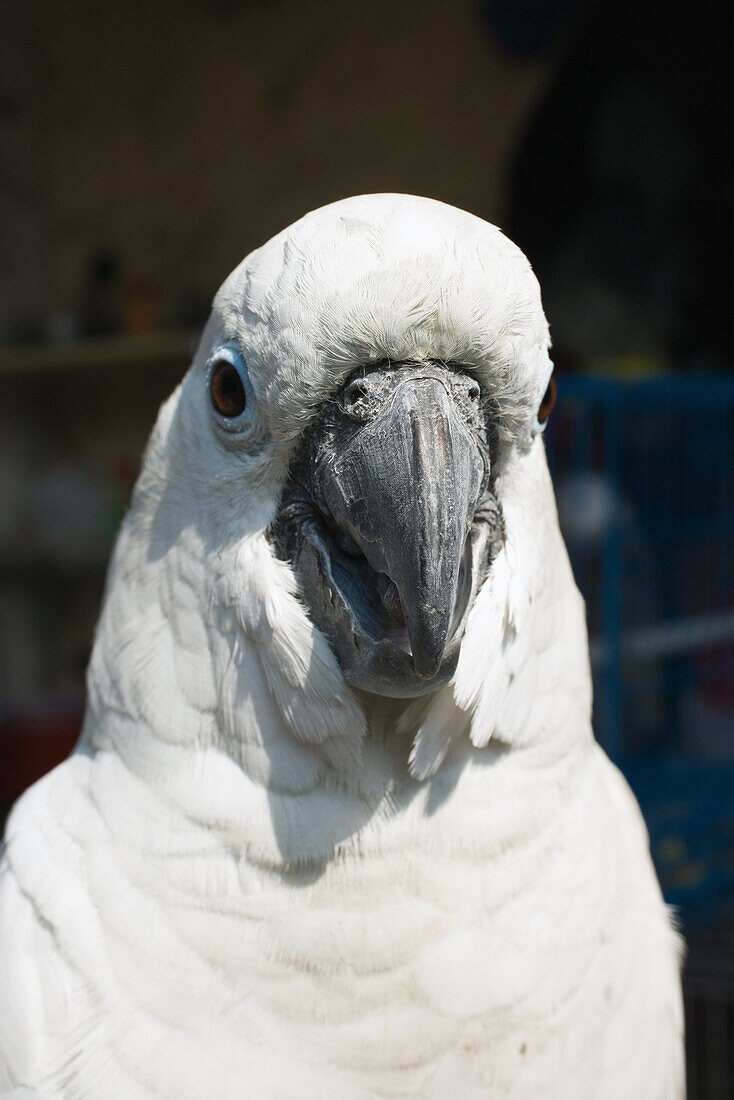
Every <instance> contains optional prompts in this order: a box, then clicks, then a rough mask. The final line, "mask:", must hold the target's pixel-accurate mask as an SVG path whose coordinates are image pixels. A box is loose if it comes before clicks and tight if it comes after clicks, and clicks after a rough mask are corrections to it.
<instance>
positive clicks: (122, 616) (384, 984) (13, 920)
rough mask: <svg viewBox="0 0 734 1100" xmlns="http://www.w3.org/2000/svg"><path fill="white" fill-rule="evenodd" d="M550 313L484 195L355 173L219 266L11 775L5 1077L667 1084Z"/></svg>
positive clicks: (671, 1031) (525, 1086)
mask: <svg viewBox="0 0 734 1100" xmlns="http://www.w3.org/2000/svg"><path fill="white" fill-rule="evenodd" d="M548 346H549V345H548V328H547V324H546V321H545V318H544V315H543V310H542V307H541V301H540V293H539V288H538V284H537V281H536V279H535V278H534V276H533V274H532V272H531V269H530V266H529V264H528V263H527V261H526V259H525V257H524V256H523V255H522V253H521V252H520V251H519V250H518V249H517V248H516V247H515V246H514V245H513V244H511V243H510V242H509V241H508V240H507V239H506V238H505V237H504V236H503V235H502V234H501V232H500V231H499V230H498V229H496V228H494V227H493V226H491V225H488V224H486V223H485V222H483V221H481V220H480V219H479V218H476V217H474V216H472V215H470V214H467V213H463V212H461V211H459V210H455V209H453V208H452V207H450V206H447V205H444V204H442V203H439V202H435V201H431V200H428V199H422V198H414V197H410V196H403V195H369V196H364V197H361V198H352V199H347V200H345V201H342V202H337V203H335V204H333V205H331V206H327V207H324V208H323V209H320V210H317V211H315V212H313V213H310V214H308V215H307V216H306V217H304V218H302V219H301V220H300V221H298V222H296V224H295V225H293V226H291V227H290V228H289V229H286V230H285V231H284V232H282V233H281V234H279V235H278V236H277V237H275V238H274V239H273V240H271V241H270V242H269V243H268V244H266V245H264V246H263V247H262V248H260V249H258V250H257V251H256V252H254V253H252V255H250V256H249V257H247V258H246V259H245V260H244V261H243V263H242V264H241V265H240V266H239V267H238V268H237V269H236V270H235V271H234V272H233V274H232V275H231V276H230V277H229V278H228V279H227V281H226V282H225V283H224V285H223V287H222V288H221V290H220V291H219V293H218V295H217V297H216V299H215V301H214V307H213V311H212V314H211V318H210V320H209V322H208V324H207V326H206V329H205V331H204V334H203V337H202V340H201V343H200V346H199V349H198V351H197V353H196V356H195V358H194V361H193V364H192V366H191V368H190V370H189V371H188V373H187V374H186V377H185V378H184V380H183V382H182V383H181V385H180V386H179V388H178V389H177V390H176V392H175V393H174V394H173V396H172V397H171V398H170V399H169V400H168V401H167V402H166V403H165V404H164V406H163V407H162V409H161V412H160V415H159V417H158V422H157V424H156V426H155V429H154V431H153V435H152V438H151V440H150V443H149V446H148V449H147V453H146V456H145V461H144V465H143V470H142V473H141V476H140V479H139V481H138V484H137V487H136V489H135V493H134V496H133V501H132V505H131V508H130V511H129V513H128V515H127V517H126V519H125V521H124V524H123V526H122V530H121V532H120V535H119V538H118V541H117V546H116V549H115V552H114V556H113V558H112V562H111V565H110V569H109V576H108V580H107V589H106V595H105V600H104V607H103V610H102V615H101V619H100V622H99V627H98V630H97V635H96V640H95V644H94V650H93V655H92V659H91V663H90V667H89V674H88V706H87V713H86V719H85V723H84V729H83V733H82V736H81V740H80V742H79V745H78V748H77V750H76V751H75V752H74V753H73V755H72V756H71V757H70V758H69V759H68V760H67V761H65V763H63V764H61V765H60V767H58V768H56V769H55V770H54V771H53V772H51V773H50V774H49V775H47V776H46V777H45V778H44V779H42V780H41V781H40V782H38V783H37V784H36V785H35V786H34V787H32V788H31V790H29V791H28V792H27V793H26V794H25V795H24V796H23V797H22V798H21V800H20V801H19V803H18V804H17V806H16V807H15V809H14V811H13V813H12V815H11V817H10V820H9V824H8V828H7V839H6V851H5V856H4V863H3V869H2V885H1V889H0V987H1V991H2V993H1V1001H0V1092H2V1095H3V1096H17V1097H21V1096H22V1097H28V1096H36V1097H44V1098H57V1097H58V1098H60V1097H64V1098H72V1097H73V1098H74V1100H90V1098H93V1100H98V1098H101V1097H104V1098H105V1100H118V1098H119V1100H137V1098H141V1100H142V1098H144V1097H145V1098H150V1097H164V1098H176V1100H180V1098H191V1100H198V1098H204V1097H206V1098H207V1100H211V1098H217V1100H219V1098H222V1100H224V1098H227V1100H229V1098H240V1097H242V1098H245V1097H247V1098H260V1097H263V1098H267V1100H273V1098H275V1100H279V1098H291V1097H299V1098H304V1097H305V1098H316V1097H318V1098H319V1100H324V1098H332V1097H333V1098H339V1100H344V1098H345V1097H349V1098H350V1100H352V1098H368V1097H429V1098H440V1100H443V1098H445V1097H448V1096H455V1097H460V1098H483V1100H488V1098H495V1100H504V1098H512V1100H525V1098H532V1100H542V1098H557V1100H560V1098H563V1100H591V1098H594V1100H678V1098H680V1097H682V1096H683V1095H684V1070H683V1052H682V1011H681V994H680V981H679V956H680V949H679V948H680V945H679V940H678V937H677V934H676V932H675V930H674V928H673V927H672V924H671V920H670V917H669V914H668V913H667V912H666V909H665V906H664V904H663V901H662V899H661V895H660V891H659V888H658V885H657V882H656V879H655V875H654V871H653V868H652V864H651V861H650V857H649V851H648V842H647V837H646V833H645V828H644V825H643V822H642V820H641V817H640V813H639V811H638V808H637V805H636V803H635V801H634V799H633V797H632V795H631V794H630V791H629V789H628V787H627V786H626V784H625V782H624V780H623V779H622V778H621V777H620V775H619V773H618V772H617V770H616V769H615V768H614V767H613V766H612V765H611V764H610V763H609V761H608V759H607V758H606V756H605V755H604V753H603V752H602V751H601V749H600V748H599V747H598V746H597V745H596V743H595V742H594V739H593V735H592V729H591V722H590V710H591V684H590V675H589V661H588V649H587V636H586V628H585V621H584V607H583V603H582V600H581V598H580V596H579V593H578V591H577V589H576V587H575V584H574V581H573V577H572V574H571V570H570V567H569V563H568V559H567V556H566V552H565V549H564V545H563V542H562V540H561V535H560V533H559V528H558V522H557V517H556V509H555V504H554V497H553V490H552V487H551V482H550V479H549V476H548V470H547V466H546V459H545V453H544V448H543V442H542V436H541V429H542V425H543V421H544V420H545V419H546V416H547V414H548V412H549V408H550V405H551V404H552V399H553V395H554V383H553V382H552V380H551V370H552V367H551V362H550V359H549V355H548Z"/></svg>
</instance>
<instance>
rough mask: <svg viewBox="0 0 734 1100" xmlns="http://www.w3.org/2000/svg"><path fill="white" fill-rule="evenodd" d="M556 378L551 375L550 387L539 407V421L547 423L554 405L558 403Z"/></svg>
mask: <svg viewBox="0 0 734 1100" xmlns="http://www.w3.org/2000/svg"><path fill="white" fill-rule="evenodd" d="M556 392H557V390H556V380H555V378H553V377H551V379H550V381H549V382H548V388H547V389H546V391H545V393H544V394H543V400H542V401H541V402H540V408H539V409H538V423H539V424H545V422H546V420H547V419H548V417H549V416H550V414H551V413H552V412H553V406H554V405H555V403H556Z"/></svg>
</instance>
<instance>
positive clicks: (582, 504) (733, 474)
mask: <svg viewBox="0 0 734 1100" xmlns="http://www.w3.org/2000/svg"><path fill="white" fill-rule="evenodd" d="M559 390H560V396H561V400H560V401H559V407H558V409H557V410H556V412H555V413H554V416H553V417H552V418H551V423H550V425H549V430H548V454H549V461H550V465H551V470H552V472H553V477H554V482H555V486H556V497H557V501H558V510H559V516H560V520H561V526H562V528H563V531H564V534H565V537H566V542H567V545H568V549H569V554H570V557H571V561H572V564H573V568H574V572H575V575H576V580H577V583H578V585H579V588H580V589H581V592H582V593H583V595H584V598H585V600H586V606H587V618H588V625H589V637H590V647H591V659H592V668H593V672H594V724H595V730H596V735H597V738H598V739H599V740H600V742H601V743H602V744H603V745H604V747H605V749H606V751H607V752H608V754H609V755H610V757H611V758H612V759H613V760H614V761H615V762H616V763H617V764H619V765H620V767H621V768H622V770H623V771H624V772H625V774H626V775H627V777H628V779H629V780H630V782H631V784H632V787H633V788H634V790H635V793H636V794H637V797H638V799H639V800H640V803H641V805H642V809H643V812H644V814H645V817H646V820H647V824H648V828H649V831H650V840H651V847H652V853H653V858H654V860H655V863H656V866H657V870H658V874H659V876H660V880H661V884H662V887H663V890H664V893H665V895H666V898H667V900H668V901H670V902H672V903H674V904H676V905H677V906H679V908H680V910H681V915H682V919H683V922H684V926H685V928H686V930H690V929H691V928H696V927H702V926H704V925H707V924H710V923H711V922H712V921H715V920H716V919H717V917H718V916H719V914H720V913H721V911H722V909H723V908H724V907H726V906H728V904H730V903H731V902H732V901H734V568H733V563H734V471H733V470H732V468H731V463H732V454H733V451H734V435H733V433H732V428H733V427H734V380H730V379H728V378H720V377H706V376H698V377H682V376H672V377H659V378H653V379H648V380H645V381H641V382H618V381H612V380H609V379H602V378H566V379H563V380H562V381H561V384H560V387H559Z"/></svg>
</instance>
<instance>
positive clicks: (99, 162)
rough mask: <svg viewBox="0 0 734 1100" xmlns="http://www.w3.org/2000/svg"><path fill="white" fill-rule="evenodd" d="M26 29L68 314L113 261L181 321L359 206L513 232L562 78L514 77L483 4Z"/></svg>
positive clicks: (46, 300) (33, 298) (185, 2)
mask: <svg viewBox="0 0 734 1100" xmlns="http://www.w3.org/2000/svg"><path fill="white" fill-rule="evenodd" d="M14 24H15V26H14V29H13V30H12V33H10V34H9V36H8V39H7V40H6V50H7V51H8V52H10V53H11V54H16V55H17V56H18V57H19V58H20V60H21V62H22V64H21V68H22V75H21V78H20V82H19V88H20V91H19V93H18V95H17V96H15V99H16V100H17V107H16V113H15V118H16V130H17V131H20V129H21V128H22V129H23V132H24V133H25V134H26V135H28V134H32V138H33V139H32V141H31V142H29V141H28V137H27V136H26V137H25V138H24V139H23V140H25V141H26V146H27V150H26V152H27V155H24V156H23V157H22V158H21V159H22V160H23V163H24V172H25V173H26V175H27V176H28V177H29V178H28V179H27V180H26V187H27V189H28V190H29V192H31V193H32V195H33V197H34V199H35V200H36V202H35V205H34V206H33V209H32V210H31V211H30V212H29V217H31V218H32V219H34V228H33V234H29V232H28V229H27V228H26V230H25V231H24V234H23V237H24V241H28V240H29V239H30V238H31V236H33V235H35V237H34V239H35V240H36V241H37V242H41V243H42V246H43V247H42V255H43V256H44V261H45V265H46V267H47V270H46V271H44V273H43V278H39V273H38V272H36V280H37V287H36V288H35V289H36V290H37V291H38V293H40V296H41V305H47V306H48V308H50V309H52V310H53V309H70V308H73V307H74V305H75V304H76V300H77V297H78V293H79V284H80V279H81V278H82V275H83V271H84V268H85V264H86V263H87V262H88V257H89V255H90V253H91V252H93V251H94V249H96V248H98V247H99V246H101V245H104V246H107V247H109V248H110V249H111V250H112V251H113V252H114V253H115V254H117V255H119V256H120V257H121V260H122V262H123V264H124V268H125V271H126V273H127V274H128V275H129V276H130V277H133V278H143V279H146V280H149V281H152V282H153V284H154V285H155V287H156V290H157V293H158V294H159V295H160V296H161V300H162V304H163V308H164V312H165V314H166V315H167V316H168V317H174V316H175V315H176V312H177V310H178V309H179V306H180V301H181V300H182V299H185V298H190V297H192V296H193V297H195V298H196V297H198V298H204V300H207V299H208V298H210V297H211V294H212V292H213V291H214V290H215V289H216V287H217V286H218V285H219V283H220V282H221V281H222V279H223V277H224V276H225V275H226V274H227V273H228V272H229V270H230V269H231V268H232V267H233V266H234V264H235V263H236V262H237V261H238V260H239V259H240V258H241V257H242V256H243V255H244V254H245V253H246V252H247V251H248V250H250V249H251V248H253V247H255V246H256V245H258V244H259V243H261V242H262V241H264V240H265V239H267V238H268V237H269V236H270V235H272V234H273V233H274V232H276V231H277V230H279V229H280V228H282V227H283V226H284V225H285V224H287V223H288V222H290V221H291V220H293V219H294V218H296V217H298V216H299V215H300V214H302V213H304V212H305V211H306V210H308V209H310V208H312V207H314V206H318V205H320V204H322V203H325V202H329V201H331V200H334V199H336V198H339V197H342V196H344V195H348V194H351V193H359V192H366V191H381V190H399V191H410V192H421V193H424V194H427V195H431V196H433V197H436V198H441V199H445V200H447V201H449V202H452V203H454V204H456V205H458V206H462V207H467V208H469V209H470V210H473V211H475V212H476V213H478V214H480V215H482V216H485V217H488V218H490V219H495V220H497V219H499V220H501V217H502V211H503V205H504V186H505V179H506V174H507V171H508V164H509V160H510V157H511V154H512V152H513V150H514V147H515V145H516V143H517V141H518V138H519V135H520V133H521V131H522V128H523V124H524V122H525V120H526V118H527V117H528V114H529V113H530V112H531V110H532V109H533V107H534V105H535V103H536V101H537V100H538V97H539V95H540V93H541V91H542V89H543V87H544V84H545V82H546V80H547V78H548V76H549V74H550V70H551V62H549V61H548V60H547V58H546V59H545V60H544V61H542V62H536V61H533V62H522V63H518V62H513V61H510V60H508V59H506V58H505V57H503V55H502V53H501V51H500V49H499V48H498V47H497V46H495V45H494V44H493V42H492V40H491V36H490V33H489V32H488V30H487V27H486V24H485V23H484V22H483V21H482V19H481V17H480V9H479V6H478V5H477V4H475V3H472V2H470V0H460V2H452V0H433V2H430V3H425V2H418V0H406V2H404V3H401V4H396V3H394V2H393V0H376V2H373V3H370V4H369V5H364V4H361V3H358V2H357V0H345V2H343V3H340V4H332V3H314V4H302V3H297V2H295V0H262V2H259V3H258V2H250V3H231V2H219V3H217V2H205V0H179V2H177V3H173V2H170V0H168V2H166V0H164V2H159V3H155V4H151V3H149V2H144V0H129V2H128V3H125V4H106V3H103V4H100V3H94V2H92V0H65V2H64V3H55V2H53V0H36V3H34V4H29V5H26V6H23V7H22V8H20V7H17V6H16V9H15V12H14ZM11 40H12V41H11ZM21 47H22V48H21ZM21 55H22V56H21ZM0 79H4V78H0ZM16 83H18V82H17V81H16ZM5 130H7V127H6V128H5ZM5 130H4V131H3V133H4V135H5V136H4V137H0V152H2V142H3V141H5V142H6V143H7V141H8V135H7V133H6V132H5ZM16 140H17V139H16ZM14 217H15V215H12V216H11V220H13V218H14ZM0 218H5V220H7V214H6V208H5V207H0ZM4 228H5V227H4V226H3V225H2V224H0V232H3V231H4ZM26 251H27V246H26ZM36 252H38V243H37V245H36ZM15 262H16V266H17V268H18V270H17V272H16V273H15V274H16V275H17V277H13V273H11V277H10V278H9V279H8V280H7V281H6V282H7V285H8V286H10V287H13V288H15V291H14V292H15V294H16V301H15V302H11V303H10V305H9V312H10V313H11V314H12V313H13V311H14V310H15V311H17V310H22V309H26V308H28V307H29V306H31V305H36V306H37V305H38V302H37V298H38V293H36V294H35V295H34V293H33V290H34V288H32V287H29V285H28V280H29V278H31V279H32V271H29V269H28V268H29V264H28V260H27V258H26V260H25V267H23V268H22V270H21V267H22V265H20V264H19V261H18V259H17V257H16V260H15ZM23 288H25V289H23ZM6 312H7V311H6Z"/></svg>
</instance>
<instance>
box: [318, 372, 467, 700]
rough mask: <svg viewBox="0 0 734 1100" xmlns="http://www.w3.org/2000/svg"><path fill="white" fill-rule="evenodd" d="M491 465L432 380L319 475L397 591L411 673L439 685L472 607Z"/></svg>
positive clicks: (399, 401) (401, 388) (387, 410)
mask: <svg viewBox="0 0 734 1100" xmlns="http://www.w3.org/2000/svg"><path fill="white" fill-rule="evenodd" d="M484 478H485V465H484V459H483V457H482V454H481V453H480V450H479V448H478V446H477V444H476V442H475V441H474V439H473V438H472V435H471V433H470V432H469V430H468V429H467V427H466V425H465V423H464V421H463V419H462V416H461V414H460V412H459V409H458V408H457V406H456V404H455V402H454V399H453V397H452V396H451V395H450V394H449V392H448V390H447V388H446V387H445V386H444V385H443V383H442V382H441V381H440V380H439V379H438V378H436V377H435V376H433V375H422V376H418V377H415V376H411V377H409V378H407V379H406V380H405V381H404V382H401V383H399V384H398V386H397V388H396V389H395V390H394V391H393V393H392V395H391V398H390V399H388V400H387V401H386V402H385V404H384V406H383V407H382V408H381V409H380V410H379V411H378V413H377V415H376V416H375V417H374V418H373V419H371V420H370V421H369V422H368V423H367V424H366V425H365V426H364V427H362V428H361V429H360V430H359V431H358V432H357V433H356V434H355V435H354V436H352V438H351V439H350V440H349V442H348V443H347V444H346V446H345V447H344V449H343V450H337V453H336V455H335V457H334V458H333V460H332V461H331V462H329V463H327V464H326V466H325V467H324V468H323V469H322V471H321V487H322V492H323V496H324V500H325V503H326V504H327V506H328V508H329V510H330V512H331V514H332V516H333V517H334V520H335V521H336V523H337V524H338V526H339V527H341V528H342V529H343V530H346V531H347V532H348V533H349V535H351V537H352V538H353V539H354V540H355V542H356V543H357V545H358V546H359V548H360V549H361V551H362V553H363V554H364V556H365V557H366V559H367V561H368V562H369V564H370V565H371V566H372V568H373V569H374V570H375V571H376V572H378V573H382V574H386V575H387V577H389V579H390V580H391V581H392V582H393V584H394V585H395V588H396V589H397V595H398V596H399V599H400V604H401V605H402V613H403V615H404V617H405V625H406V628H407V632H408V637H409V639H410V648H411V652H412V658H413V665H414V668H415V671H416V673H417V674H418V675H419V676H421V677H422V678H424V679H427V680H430V679H432V678H433V677H434V676H435V675H436V673H437V672H438V670H439V668H440V666H441V662H442V660H443V656H444V651H445V649H446V645H447V642H448V641H449V640H450V637H451V632H452V626H453V625H455V622H456V619H457V616H458V615H460V614H462V613H463V610H464V606H465V603H466V598H467V595H466V593H465V590H467V584H466V578H467V574H469V575H470V574H471V561H470V560H469V557H470V553H471V550H470V540H469V539H468V535H469V532H470V529H471V525H472V520H473V518H474V513H475V511H476V508H477V504H478V502H479V498H480V495H481V492H482V488H483V485H484Z"/></svg>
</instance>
